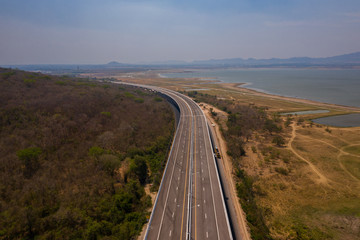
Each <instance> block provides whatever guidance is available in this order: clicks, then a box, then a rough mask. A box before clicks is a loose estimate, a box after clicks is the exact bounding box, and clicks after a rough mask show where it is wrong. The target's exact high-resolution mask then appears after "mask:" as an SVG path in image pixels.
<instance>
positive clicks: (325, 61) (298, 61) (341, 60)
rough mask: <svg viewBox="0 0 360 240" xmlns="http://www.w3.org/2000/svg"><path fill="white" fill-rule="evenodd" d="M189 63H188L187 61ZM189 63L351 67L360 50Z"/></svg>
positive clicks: (358, 62) (359, 57)
mask: <svg viewBox="0 0 360 240" xmlns="http://www.w3.org/2000/svg"><path fill="white" fill-rule="evenodd" d="M188 64H189V63H188ZM190 64H191V65H198V66H214V67H215V66H224V67H266V66H267V67H281V66H283V67H308V66H309V67H310V66H327V67H353V66H360V52H355V53H350V54H344V55H339V56H334V57H327V58H310V57H294V58H286V59H281V58H271V59H255V58H248V59H243V58H229V59H211V60H202V61H193V62H191V63H190Z"/></svg>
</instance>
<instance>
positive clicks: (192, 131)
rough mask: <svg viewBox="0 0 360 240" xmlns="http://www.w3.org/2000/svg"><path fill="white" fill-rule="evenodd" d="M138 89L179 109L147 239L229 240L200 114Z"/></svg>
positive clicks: (180, 98)
mask: <svg viewBox="0 0 360 240" xmlns="http://www.w3.org/2000/svg"><path fill="white" fill-rule="evenodd" d="M136 86H139V87H145V88H150V89H153V90H155V91H158V92H161V93H163V94H165V95H167V96H169V97H171V98H172V99H173V100H175V101H176V103H177V104H178V106H179V108H180V121H179V123H178V127H177V131H176V133H175V137H174V141H173V145H172V149H171V152H170V154H169V158H168V162H167V165H166V168H165V171H164V175H163V178H162V181H161V185H160V188H159V192H158V194H157V197H156V200H155V205H154V209H153V211H152V213H151V216H150V221H149V224H148V228H147V230H146V235H145V239H148V240H153V239H156V240H162V239H179V240H183V239H198V240H202V239H205V240H206V239H224V240H226V239H233V238H232V235H231V229H230V224H229V219H228V215H227V212H226V208H225V203H224V197H223V193H222V189H221V186H220V181H219V174H218V170H217V167H216V165H215V159H214V152H213V149H212V145H211V142H210V136H209V129H208V125H207V121H206V118H205V115H204V113H203V112H202V110H201V108H200V107H199V106H198V105H197V104H196V103H195V102H194V101H192V100H191V99H190V98H188V97H186V96H184V95H182V94H180V93H177V92H174V91H170V90H166V89H162V88H157V87H150V86H144V85H136Z"/></svg>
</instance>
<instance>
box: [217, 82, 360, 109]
mask: <svg viewBox="0 0 360 240" xmlns="http://www.w3.org/2000/svg"><path fill="white" fill-rule="evenodd" d="M220 84H221V85H224V86H226V87H227V88H230V89H235V90H237V91H240V92H245V93H248V94H252V95H256V96H263V97H268V98H273V99H280V100H284V101H290V102H297V103H305V104H310V105H314V106H323V107H327V108H337V109H341V110H346V111H351V112H360V107H353V106H346V105H340V104H335V103H325V102H319V101H315V100H311V99H305V98H300V97H299V98H298V97H292V96H283V95H277V94H274V93H268V92H262V91H259V90H255V89H251V88H246V87H243V85H246V83H224V82H221V83H220Z"/></svg>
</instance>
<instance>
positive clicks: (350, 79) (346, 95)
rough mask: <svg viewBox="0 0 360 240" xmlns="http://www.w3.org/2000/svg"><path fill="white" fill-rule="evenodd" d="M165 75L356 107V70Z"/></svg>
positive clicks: (359, 94)
mask: <svg viewBox="0 0 360 240" xmlns="http://www.w3.org/2000/svg"><path fill="white" fill-rule="evenodd" d="M163 75H164V76H165V77H169V78H206V79H216V80H219V81H221V82H226V83H239V84H240V83H245V85H242V87H246V88H249V89H253V90H257V91H261V92H266V93H270V94H276V95H281V96H287V97H295V98H303V99H309V100H314V101H318V102H325V103H333V104H339V105H345V106H353V107H360V70H354V69H341V70H333V69H331V70H329V69H235V70H234V69H231V70H201V71H193V72H184V73H167V74H163Z"/></svg>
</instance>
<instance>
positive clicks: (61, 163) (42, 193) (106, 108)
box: [0, 69, 174, 239]
mask: <svg viewBox="0 0 360 240" xmlns="http://www.w3.org/2000/svg"><path fill="white" fill-rule="evenodd" d="M0 91H1V95H0V102H1V106H0V213H1V215H0V239H35V238H36V239H97V238H100V237H106V238H103V239H133V238H134V237H135V236H136V235H137V234H139V232H140V230H141V228H142V226H143V224H144V223H145V222H146V218H147V216H148V215H149V212H148V208H149V207H150V206H151V199H150V196H147V195H146V194H145V191H144V187H145V186H146V185H147V184H151V186H152V190H156V189H157V187H158V184H159V182H160V180H161V173H162V170H163V168H164V165H165V162H166V156H167V151H168V149H169V146H170V144H171V140H172V135H173V130H174V116H173V112H172V110H171V108H170V106H169V105H168V104H167V103H166V102H165V101H163V100H162V99H161V98H159V97H158V96H156V95H154V94H153V93H149V92H144V91H139V90H137V89H135V88H131V87H125V86H121V85H116V84H111V83H99V82H90V81H85V80H81V79H69V78H67V77H54V76H47V75H42V74H38V73H29V72H23V71H14V70H9V69H0Z"/></svg>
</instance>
